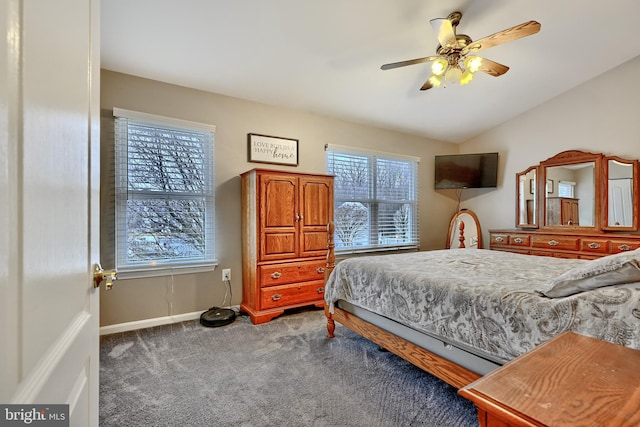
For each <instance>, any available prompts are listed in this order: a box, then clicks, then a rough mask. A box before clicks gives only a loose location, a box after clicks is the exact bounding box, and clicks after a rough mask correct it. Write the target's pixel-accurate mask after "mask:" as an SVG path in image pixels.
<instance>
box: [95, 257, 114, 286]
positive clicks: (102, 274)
mask: <svg viewBox="0 0 640 427" xmlns="http://www.w3.org/2000/svg"><path fill="white" fill-rule="evenodd" d="M117 279H118V272H117V271H116V270H108V271H105V270H104V269H103V268H102V266H101V265H100V263H96V265H94V266H93V286H94V287H95V288H99V287H100V283H102V281H103V280H106V281H107V283H105V285H104V288H105V289H106V290H107V291H110V290H111V288H112V287H113V282H115V281H116V280H117Z"/></svg>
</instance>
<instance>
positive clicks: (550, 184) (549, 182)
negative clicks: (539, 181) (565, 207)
mask: <svg viewBox="0 0 640 427" xmlns="http://www.w3.org/2000/svg"><path fill="white" fill-rule="evenodd" d="M551 193H553V180H552V179H548V180H547V194H551Z"/></svg>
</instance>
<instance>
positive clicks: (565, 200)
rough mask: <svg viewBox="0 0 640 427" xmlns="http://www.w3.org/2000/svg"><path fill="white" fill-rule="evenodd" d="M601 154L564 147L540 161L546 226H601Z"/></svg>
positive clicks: (540, 194)
mask: <svg viewBox="0 0 640 427" xmlns="http://www.w3.org/2000/svg"><path fill="white" fill-rule="evenodd" d="M602 170H603V169H602V154H600V153H587V152H584V151H577V150H572V151H564V152H562V153H559V154H557V155H556V156H554V157H551V158H549V159H547V160H545V161H544V162H541V163H540V177H539V179H538V185H539V187H540V191H539V193H538V197H539V199H540V201H541V212H540V217H541V220H542V225H543V226H544V227H545V228H549V227H554V228H555V227H561V228H581V229H582V228H585V229H599V228H600V225H601V222H600V221H601V210H602V203H601V200H602V190H601V188H600V187H601V176H602Z"/></svg>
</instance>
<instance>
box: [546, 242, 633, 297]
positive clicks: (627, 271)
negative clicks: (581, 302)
mask: <svg viewBox="0 0 640 427" xmlns="http://www.w3.org/2000/svg"><path fill="white" fill-rule="evenodd" d="M633 282H640V249H636V250H634V251H630V252H622V253H619V254H615V255H609V256H605V257H602V258H598V259H594V260H592V261H588V262H585V263H583V264H580V265H579V266H577V267H574V268H572V269H571V270H569V271H566V272H564V273H562V274H561V275H560V276H558V277H556V278H555V279H553V280H552V281H551V285H552V286H551V289H549V290H547V291H544V292H541V293H542V294H543V295H545V296H547V297H549V298H560V297H566V296H569V295H573V294H577V293H579V292H584V291H589V290H592V289H598V288H602V287H604V286H610V285H617V284H622V283H633Z"/></svg>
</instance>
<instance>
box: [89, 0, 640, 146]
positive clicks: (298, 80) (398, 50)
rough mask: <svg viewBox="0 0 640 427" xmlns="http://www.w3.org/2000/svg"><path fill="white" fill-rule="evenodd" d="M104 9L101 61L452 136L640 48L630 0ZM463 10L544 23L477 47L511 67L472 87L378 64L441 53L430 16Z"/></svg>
mask: <svg viewBox="0 0 640 427" xmlns="http://www.w3.org/2000/svg"><path fill="white" fill-rule="evenodd" d="M101 8H102V10H101V16H102V30H101V31H102V34H101V61H102V68H105V69H108V70H113V71H118V72H123V73H127V74H132V75H136V76H141V77H145V78H150V79H154V80H159V81H163V82H167V83H173V84H177V85H181V86H186V87H191V88H196V89H202V90H206V91H210V92H215V93H219V94H224V95H229V96H233V97H238V98H243V99H248V100H252V101H257V102H262V103H266V104H271V105H276V106H282V107H286V108H293V109H297V110H302V111H307V112H312V113H317V114H322V115H327V116H331V117H336V118H341V119H345V120H349V121H354V122H358V123H364V124H369V125H374V126H379V127H384V128H389V129H394V130H399V131H403V132H407V133H412V134H416V135H422V136H425V137H429V138H433V139H438V140H443V141H451V142H463V141H465V140H468V139H469V138H472V137H474V136H475V135H478V134H480V133H482V132H484V131H486V130H488V129H490V128H492V127H494V126H496V125H498V124H500V123H502V122H505V121H507V120H509V119H511V118H513V117H515V116H517V115H519V114H521V113H523V112H525V111H527V110H529V109H531V108H533V107H535V106H537V105H539V104H541V103H543V102H545V101H547V100H549V99H551V98H553V97H555V96H557V95H559V94H561V93H563V92H565V91H567V90H569V89H571V88H573V87H575V86H577V85H579V84H581V83H584V82H586V81H588V80H591V79H594V78H595V77H597V76H598V75H600V74H602V73H605V72H607V71H609V70H611V69H612V68H615V67H616V66H618V65H620V64H621V63H623V62H626V61H627V60H629V59H631V58H634V57H636V56H638V55H640V42H639V41H640V25H638V19H639V18H640V2H638V1H635V0H608V1H595V0H590V1H585V0H535V1H533V0H530V1H514V0H446V1H445V0H431V1H428V0H421V1H420V0H398V1H389V0H322V1H314V0H233V1H230V0H180V1H176V0H104V1H102V2H101ZM456 10H457V11H460V12H462V14H463V16H462V20H461V22H460V25H459V26H458V28H457V32H458V33H464V34H467V35H469V36H470V37H471V38H472V39H473V40H477V39H480V38H482V37H485V36H488V35H491V34H494V33H496V32H498V31H501V30H503V29H506V28H509V27H512V26H514V25H517V24H520V23H523V22H526V21H529V20H535V21H538V22H540V24H541V30H540V32H539V33H537V34H535V35H532V36H529V37H526V38H523V39H519V40H515V41H512V42H509V43H506V44H502V45H499V46H496V47H492V48H490V49H487V50H484V51H482V56H484V57H486V58H489V59H491V60H493V61H496V62H499V63H501V64H504V65H507V66H509V67H510V70H509V71H508V72H507V73H506V74H504V75H502V76H500V77H492V76H489V75H486V74H482V73H478V75H477V76H476V78H475V79H474V80H473V81H472V82H471V83H470V84H469V85H467V86H457V85H449V86H447V87H446V88H433V89H430V90H427V91H420V90H419V88H420V87H421V86H422V84H423V83H424V81H425V80H426V79H427V78H428V77H429V75H430V71H429V64H428V63H423V64H417V65H411V66H407V67H402V68H397V69H393V70H386V71H383V70H381V69H380V66H381V65H382V64H385V63H389V62H396V61H402V60H407V59H414V58H420V57H425V56H430V55H434V54H435V51H436V48H437V46H438V42H437V39H436V34H434V31H433V29H432V28H431V25H430V24H429V21H430V20H431V19H433V18H446V17H447V16H448V15H449V13H451V12H453V11H456ZM639 81H640V80H639ZM597 83H598V80H597V79H595V80H593V84H597ZM627 83H628V84H640V83H638V81H630V82H627Z"/></svg>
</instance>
